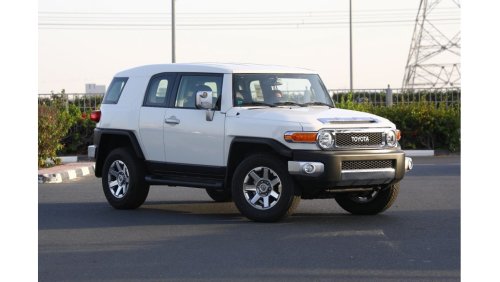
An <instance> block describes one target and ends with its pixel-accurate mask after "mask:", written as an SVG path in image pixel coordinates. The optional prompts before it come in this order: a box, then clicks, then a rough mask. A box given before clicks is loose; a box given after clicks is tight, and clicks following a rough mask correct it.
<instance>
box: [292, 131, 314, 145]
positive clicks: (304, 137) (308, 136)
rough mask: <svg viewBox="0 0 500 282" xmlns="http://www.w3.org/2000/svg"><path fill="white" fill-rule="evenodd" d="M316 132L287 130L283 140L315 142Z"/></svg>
mask: <svg viewBox="0 0 500 282" xmlns="http://www.w3.org/2000/svg"><path fill="white" fill-rule="evenodd" d="M317 136H318V133H317V132H287V133H285V136H284V138H285V140H286V141H287V142H293V143H316V137H317Z"/></svg>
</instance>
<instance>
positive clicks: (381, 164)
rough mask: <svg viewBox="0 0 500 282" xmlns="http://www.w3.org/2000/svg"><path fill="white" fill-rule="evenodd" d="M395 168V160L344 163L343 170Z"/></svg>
mask: <svg viewBox="0 0 500 282" xmlns="http://www.w3.org/2000/svg"><path fill="white" fill-rule="evenodd" d="M376 168H394V160H372V161H343V162H342V170H356V169H376Z"/></svg>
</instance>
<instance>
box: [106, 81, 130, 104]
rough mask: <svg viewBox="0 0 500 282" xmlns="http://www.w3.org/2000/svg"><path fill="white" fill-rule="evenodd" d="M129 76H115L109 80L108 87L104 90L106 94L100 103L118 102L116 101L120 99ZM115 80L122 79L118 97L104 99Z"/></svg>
mask: <svg viewBox="0 0 500 282" xmlns="http://www.w3.org/2000/svg"><path fill="white" fill-rule="evenodd" d="M128 79H129V77H126V76H115V77H113V79H112V80H111V83H110V84H109V88H108V89H107V91H106V95H104V98H103V99H102V104H118V101H120V97H121V96H122V92H123V89H125V86H126V85H127V82H128ZM117 80H123V87H122V89H120V93H118V97H116V101H106V98H107V97H108V93H109V91H110V90H111V86H112V85H113V83H114V82H115V81H117Z"/></svg>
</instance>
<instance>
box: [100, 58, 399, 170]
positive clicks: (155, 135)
mask: <svg viewBox="0 0 500 282" xmlns="http://www.w3.org/2000/svg"><path fill="white" fill-rule="evenodd" d="M162 72H179V73H189V72H195V73H215V74H224V77H223V83H222V91H221V95H222V101H221V110H220V111H216V112H215V114H214V119H213V120H212V121H207V120H206V110H201V109H183V108H160V107H142V103H143V99H144V94H145V90H146V88H147V85H148V83H149V80H150V78H151V77H152V76H153V75H155V74H158V73H162ZM233 73H308V74H315V72H313V71H311V70H307V69H301V68H289V67H282V66H262V65H251V64H216V63H205V64H168V65H167V64H165V65H148V66H141V67H137V68H132V69H129V70H125V71H122V72H119V73H117V74H116V75H115V76H116V77H128V78H129V79H128V81H127V83H126V85H125V87H124V90H123V92H122V94H121V96H120V99H119V101H118V104H117V105H118V106H117V105H115V104H102V105H101V111H102V113H103V114H102V117H101V121H100V122H99V123H98V124H97V126H98V127H100V128H111V129H112V128H120V129H124V130H130V131H132V132H134V134H136V136H137V137H138V138H137V139H138V142H139V144H140V146H141V148H142V149H143V153H144V155H145V157H146V159H147V160H149V161H157V162H168V163H182V164H193V165H209V166H226V165H227V161H228V156H229V151H230V146H231V142H232V140H233V139H234V137H237V136H240V137H256V138H268V139H273V140H275V141H278V142H280V143H281V144H283V145H285V146H287V147H288V148H290V149H293V150H320V148H319V147H318V146H317V145H316V144H305V143H288V142H286V141H285V140H284V137H283V136H284V134H285V132H288V131H318V130H320V129H323V128H335V129H347V128H391V129H395V125H394V124H393V123H392V122H390V121H388V120H387V119H384V118H381V117H378V116H375V115H372V114H369V113H363V112H356V111H350V110H343V109H338V108H328V107H326V106H309V107H295V106H292V107H290V106H280V107H272V108H271V107H260V106H248V107H234V106H233V86H232V82H233V76H232V74H233ZM138 108H140V111H137V109H138ZM172 116H174V117H176V118H177V119H179V120H180V123H179V124H167V123H165V119H167V118H169V117H172ZM353 117H354V118H372V119H375V120H376V122H372V123H356V124H349V123H338V124H335V123H323V122H321V121H320V119H328V118H353Z"/></svg>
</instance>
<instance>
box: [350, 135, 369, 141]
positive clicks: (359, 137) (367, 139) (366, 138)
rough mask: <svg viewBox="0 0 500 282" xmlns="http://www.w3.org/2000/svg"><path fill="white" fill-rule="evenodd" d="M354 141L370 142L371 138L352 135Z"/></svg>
mask: <svg viewBox="0 0 500 282" xmlns="http://www.w3.org/2000/svg"><path fill="white" fill-rule="evenodd" d="M351 140H352V142H355V143H368V142H370V138H368V136H351Z"/></svg>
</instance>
